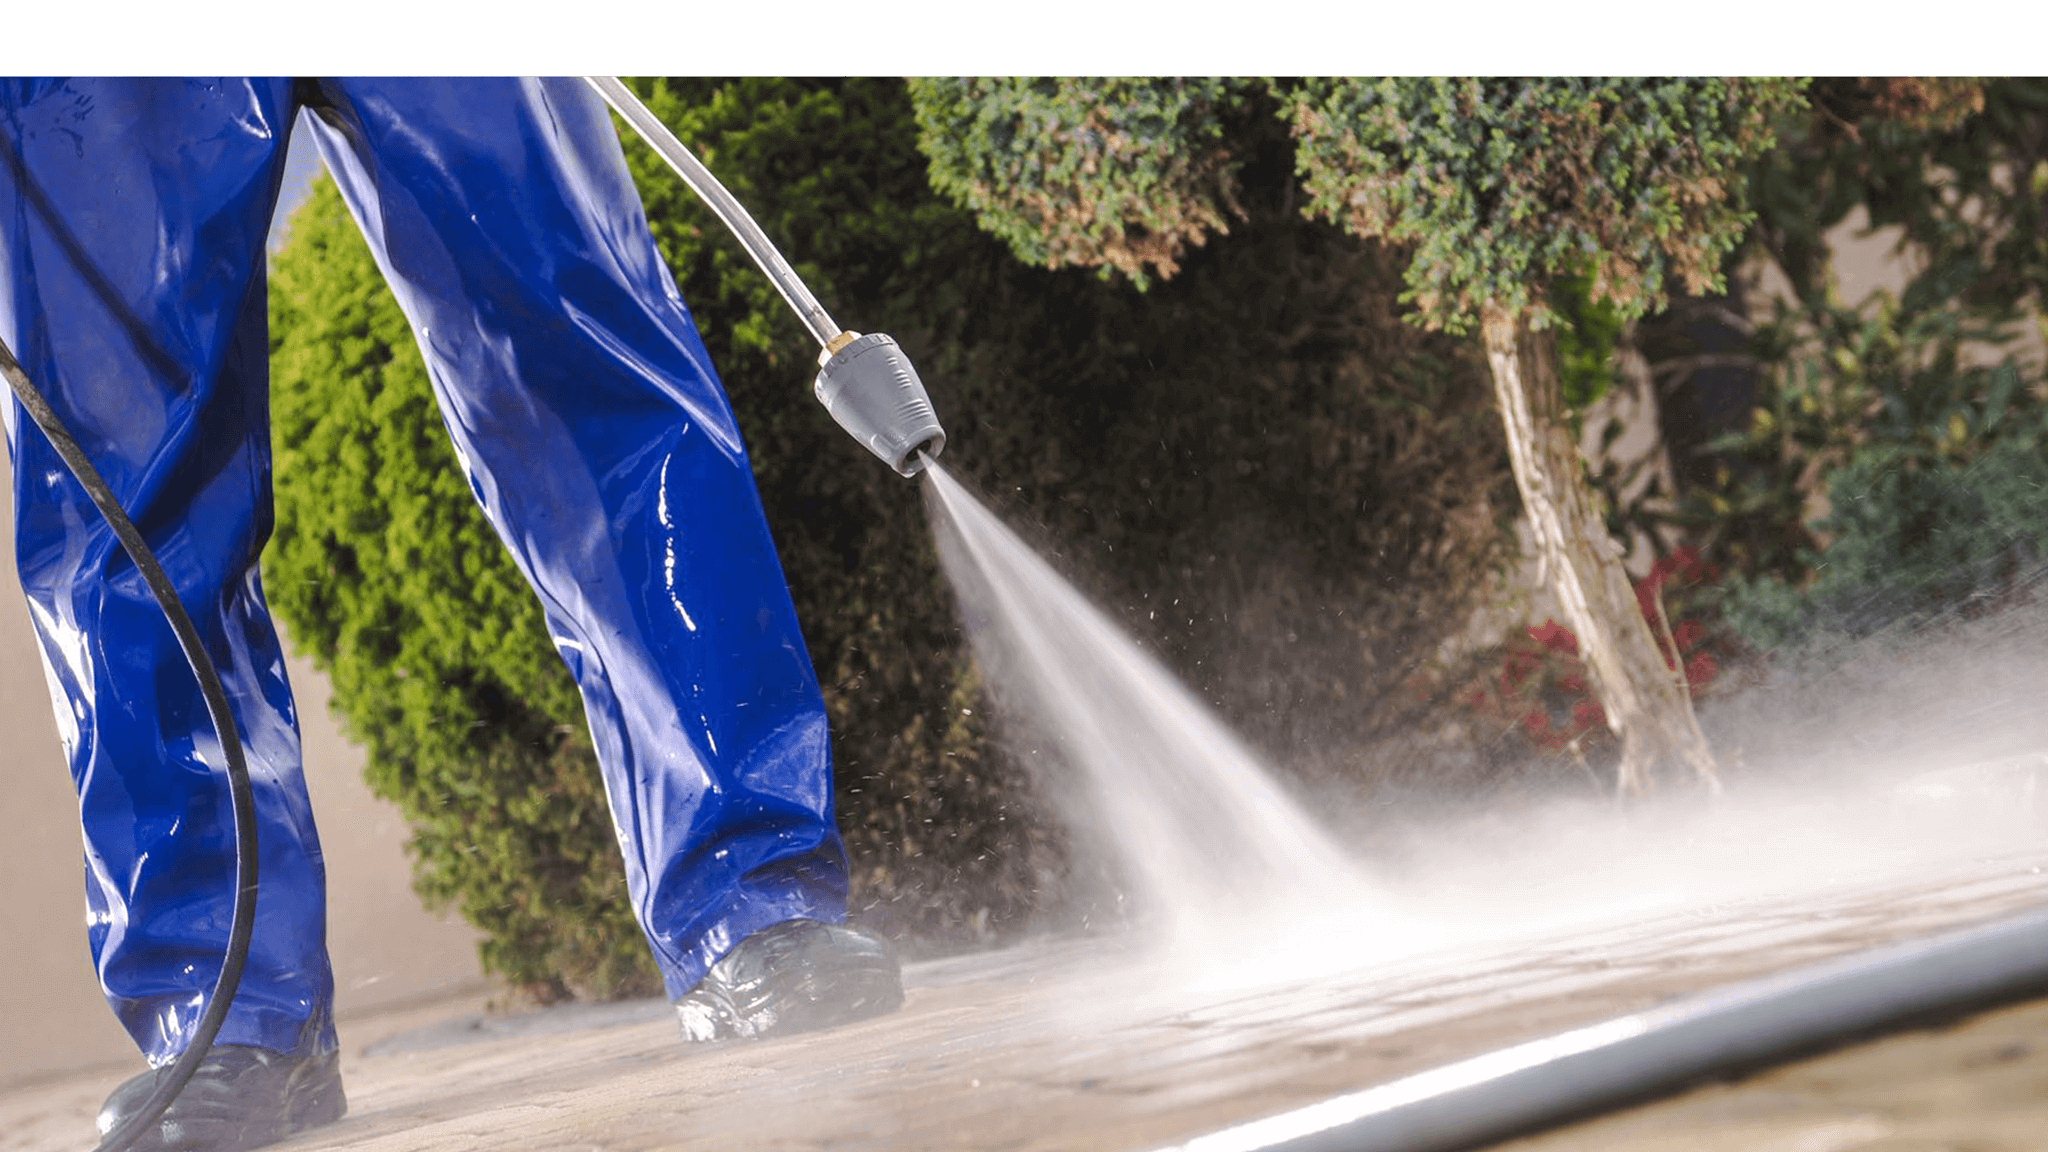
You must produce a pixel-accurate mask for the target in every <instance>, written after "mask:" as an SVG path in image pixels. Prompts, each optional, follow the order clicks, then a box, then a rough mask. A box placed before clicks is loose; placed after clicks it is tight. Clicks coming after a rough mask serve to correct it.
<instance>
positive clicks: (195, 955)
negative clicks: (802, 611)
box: [0, 79, 846, 1064]
mask: <svg viewBox="0 0 2048 1152" xmlns="http://www.w3.org/2000/svg"><path fill="white" fill-rule="evenodd" d="M302 108H304V109H307V110H309V111H310V112H311V113H312V116H310V117H309V118H308V123H309V124H310V125H311V126H312V127H313V129H314V130H315V131H316V133H317V139H318V143H319V146H320V149H321V151H322V154H323V155H324V156H325V158H326V161H327V164H328V167H329V170H330V171H332V172H333V173H334V174H335V176H336V179H337V180H338V181H339V183H340V186H341V189H342V192H343V194H344V196H345V197H346V199H347V201H348V204H349V208H350V211H351V212H352V213H353V214H354V216H355V218H356V221H357V222H358V224H359V225H360V226H361V228H362V231H363V234H364V236H365V237H367V238H368V240H369V243H370V246H371V248H372V250H373V251H374V252H375V254H376V258H377V262H378V265H379V266H380V267H381V268H382V269H383V272H384V275H385V277H386V279H387V281H388V282H389V284H390V286H391V289H392V291H393V292H394V293H395V294H396V296H397V297H398V300H399V303H400V304H401V305H402V306H403V308H404V310H405V314H406V316H407V317H408V318H409V319H410V321H411V323H412V326H413V329H414V334H415V336H416V337H417V339H418V342H419V346H420V351H421V353H422V354H423V355H424V356H425V358H426V363H427V369H428V372H429V373H430V375H431V376H432V379H433V387H434V394H435V397H436V399H437V400H438V401H439V403H440V406H441V412H442V415H443V417H444V418H445V421H446V423H447V427H448V431H449V433H450V435H451V436H452V437H453V439H454V442H455V446H456V449H457V455H458V456H459V457H460V459H461V461H462V466H463V468H464V469H465V470H466V472H467V474H468V477H469V480H470V484H471V486H472V488H473V489H474V490H475V492H476V495H477V499H478V501H479V502H480V503H481V504H482V505H483V508H484V511H485V513H486V514H487V515H488V516H489V518H490V520H491V523H492V524H493V525H494V526H495V527H496V529H497V531H498V534H499V536H500V537H501V538H502V539H503V540H504V542H505V545H506V547H507V548H509V549H510V550H511V552H512V555H513V557H514V558H515V560H516V561H517V563H518V565H519V568H520V570H521V571H522V572H524V573H525V574H526V577H527V579H528V580H529V581H530V582H531V583H532V585H533V588H534V591H535V592H536V593H537V594H538V595H539V596H540V599H541V602H542V604H543V606H544V607H545V609H546V615H547V621H548V627H549V630H550V632H551V633H552V634H553V636H554V639H555V643H556V645H557V647H558V649H559V651H560V652H561V655H562V658H563V660H564V661H565V662H567V664H568V666H569V669H570V671H571V672H572V673H573V674H574V676H575V678H576V681H577V684H578V685H579V686H580V687H581V689H582V692H583V701H584V706H585V711H586V714H587V717H588V719H589V723H590V729H591V733H592V735H593V737H594V739H595V742H596V747H597V755H598V760H599V762H600V764H601V765H602V766H603V772H604V780H605V787H606V792H607V795H608V796H609V797H610V801H611V809H612V815H613V820H614V822H615V823H616V825H617V831H618V839H619V844H620V847H621V850H622V851H623V853H624V856H625V865H626V876H627V882H628V886H629V889H630V895H631V899H632V903H633V908H634V910H635V912H636V913H637V914H638V916H639V920H640V923H641V926H642V927H643V928H644V929H645V931H646V934H647V938H648V940H649V942H650V943H651V944H652V946H653V950H654V954H655V957H656V958H657V960H658V962H659V965H660V968H661V971H662V973H663V976H664V978H665V980H666V983H667V987H668V992H669V995H670V998H671V999H673V998H675V997H676V996H680V995H681V994H682V993H683V992H685V991H687V990H688V989H689V988H690V987H691V986H693V985H694V984H695V983H696V982H697V981H698V979H699V978H701V977H702V976H703V974H704V972H705V970H706V969H707V968H708V967H709V966H710V965H711V964H712V963H714V962H715V961H716V960H717V959H718V958H719V957H720V956H721V955H723V954H724V953H725V952H726V951H727V950H728V949H729V948H730V947H731V946H732V945H733V944H735V943H737V942H738V941H739V940H740V939H741V938H743V937H744V936H746V935H747V934H748V933H750V932H753V931H755V930H757V929H759V928H762V927H766V926H767V925H770V924H773V923H777V922H779V921H782V920H786V919H790V918H793V917H800V916H801V917H811V918H815V919H821V920H828V921H838V920H841V919H843V918H844V906H845V892H846V878H845V857H844V853H843V850H842V849H841V846H840V842H839V838H838V835H837V833H836V832H835V830H834V826H833V820H832V801H831V792H832V789H831V767H830V762H829V758H828V752H827V745H826V728H825V716H824V708H823V704H822V701H821V699H820V697H819V693H818V686H817V682H816V679H815V676H814V673H813V672H812V669H811V664H810V659H809V657H808V655H807V654H806V652H805V650H804V645H803V641H802V638H801V636H800V635H799V633H798V630H797V623H796V617H795V613H794V611H793V609H792V607H791V604H790V599H789V592H788V588H787V585H786V584H785V583H784V580H783V577H782V572H781V568H780V566H779V564H778V562H777V560H776V558H775V552H774V548H773V545H772V543H771V542H770V540H769V535H768V529H767V525H766V523H765V522H764V520H763V517H762V512H761V506H760V500H759V497H758V495H757V494H756V492H755V490H754V486H753V478H752V474H751V472H750V470H749V468H748V464H747V458H746V452H745V449H744V448H743V446H742V445H741V443H740V436H739V431H738V429H737V428H736V427H735V425H734V422H733V417H732V412H731V410H730V408H729V407H728V405H727V402H726V398H725V395H724V392H723V390H722V389H721V387H720V385H719V383H718V379H717V376H716V374H715V373H714V371H713V370H712V366H711V362H710V359H709V358H708V357H707V356H706V354H705V351H704V346H703V344H702V342H701V341H700V340H699V339H698V336H697V332H696V329H695V328H694V326H693V325H692V323H691V320H690V316H689V313H688V312H687V311H686V310H685V308H684V306H683V302H682V299H681V298H680V297H679V296H678V295H677V293H676V289H675V285H674V283H673V281H672V280H671V278H670V276H669V273H668V271H667V269H666V267H665V266H664V265H663V264H662V262H661V260H660V257H659V256H658V255H657V253H656V251H655V247H654V243H653V240H652V238H651V237H650V236H649V234H648V229H647V222H646V219H645V217H644V215H643V212H642V209H641V205H640V199H639V196H638V195H637V194H636V192H635V191H634V188H633V185H632V182H631V178H630V177H629V175H628V174H627V170H626V167H625V163H624V159H623V155H622V153H621V151H620V147H619V143H618V139H617V136H616V134H615V133H614V131H613V128H612V125H611V122H610V119H609V117H608V115H607V113H606V111H605V108H604V106H603V104H602V102H601V101H600V100H599V99H598V98H597V97H596V95H595V94H594V93H592V92H591V91H590V90H589V89H588V87H587V86H586V85H584V84H583V83H582V82H581V81H574V80H540V81H535V80H523V81H522V80H504V79H462V80H394V79H379V80H322V81H305V80H300V81H292V80H288V79H260V80H244V79H233V80H210V81H198V80H177V79H168V80H167V79H143V80H68V81H66V80H59V81H31V80H0V154H4V165H0V253H4V260H0V333H4V335H5V336H6V339H7V341H8V343H9V344H11V345H12V346H13V347H14V349H15V350H16V353H17V355H18V356H19V357H20V359H21V362H22V365H23V367H24V368H25V369H26V370H27V371H28V373H29V376H30V378H31V379H32V380H34V381H35V382H36V384H37V385H38V387H39V388H41V389H42V390H43V391H44V392H45V393H46V394H48V396H49V398H50V401H51V403H52V404H53V406H54V407H55V408H56V410H57V412H58V414H59V415H60V416H61V417H62V418H63V420H64V421H65V423H66V424H67V425H68V426H69V427H70V428H71V429H72V432H73V434H74V435H75V436H76V437H77V438H78V440H79V442H80V443H81V444H82V445H83V446H84V447H85V449H86V451H87V452H88V453H90V454H91V456H92V457H93V460H94V462H95V463H96V464H97V466H98V467H99V470H100V472H101V473H102V475H104V476H105V477H106V479H107V480H108V481H109V483H110V484H111V485H112V487H113V489H114V491H115V493H116V494H117V495H118V497H119V499H120V500H121V503H122V505H123V506H124V507H125V508H126V509H127V510H128V512H129V515H130V516H131V517H132V518H133V519H134V520H135V522H136V524H137V525H138V526H139V527H140V529H141V530H142V532H143V534H144V535H145V536H146V537H147V538H148V540H149V541H150V544H151V546H152V547H153V548H154V549H155V550H156V551H157V554H158V556H159V557H160V559H161V561H162V563H163V565H164V567H165V569H166V570H167V571H168V573H169V574H170V577H171V579H172V581H173V582H174V583H175V584H176V586H177V588H178V590H179V593H180V595H181V597H182V598H183V601H184V603H185V606H186V608H187V610H188V611H189V612H190V613H191V615H192V617H193V619H194V621H195V622H196V624H197V625H198V627H199V630H200V632H201V633H202V634H203V636H204V638H205V642H206V644H207V646H208V650H209V651H210V652H211V654H212V656H213V659H214V660H215V661H216V662H217V663H218V665H219V666H220V670H221V674H222V678H223V679H224V681H225V682H226V687H227V692H228V696H229V699H230V700H231V701H232V703H233V706H234V708H235V712H236V715H237V717H238V719H239V723H240V735H241V738H242V740H243V741H244V743H245V745H246V747H247V751H248V760H249V768H250V772H251V775H252V777H253V778H254V784H255V792H256V804H257V820H258V824H259V826H260V832H259V836H260V844H261V851H262V857H261V864H260V867H259V872H258V874H259V879H260V884H261V888H260V895H259V897H258V901H257V921H256V932H255V940H254V944H253V946H252V948H251V951H250V963H249V967H248V970H247V974H246V975H245V976H244V977H243V979H242V985H241V991H240V993H239V994H238V995H237V996H236V998H235V1003H234V1006H233V1009H232V1010H231V1011H230V1013H229V1015H228V1017H227V1022H226V1025H225V1027H224V1028H223V1029H222V1031H221V1033H220V1037H219V1041H218V1042H219V1043H224V1044H245V1045H254V1046H259V1047H264V1048H269V1049H273V1050H276V1051H280V1052H297V1053H302V1052H311V1051H319V1050H328V1049H331V1048H332V1047H333V1046H334V1043H335V1040H334V1032H333V1025H332V1023H331V1013H330V1006H331V1002H332V998H333V984H334V981H333V975H332V973H331V970H330V968H329V965H328V957H327V949H326V927H325V925H326V910H325V898H324V889H323V886H324V882H325V881H324V869H323V864H322V860H321V855H320V843H319V837H318V834H317V833H316V832H315V830H314V824H313V815H312V812H311V810H310V808H309V806H308V803H307V798H306V789H305V783H304V779H303V776H302V773H301V764H300V754H299V736H298V728H297V721H296V717H295V714H294V710H293V703H292V694H291V687H290V685H289V684H288V683H287V682H286V679H285V669H284V662H283V659H282V654H281V652H280V649H279V646H278V638H277V632H276V630H275V628H274V627H273V625H272V623H271V620H270V614H269V611H268V609H267V608H266V607H265V605H264V599H263V587H262V581H261V579H260V578H259V574H258V571H257V557H258V554H259V553H260V552H261V551H262V549H263V544H264V541H265V540H266V539H267V538H268V536H269V533H270V529H271V523H272V509H271V501H270V432H269V426H268V400H267V396H266V389H267V387H268V376H267V356H268V351H269V344H268V335H267V329H266V315H265V269H264V260H265V255H264V240H265V234H266V229H267V226H268V224H269V221H270V218H271V213H272V207H273V204H274V202H275V200H276V197H277V194H278V186H279V181H280V178H281V174H282V168H283V162H284V154H285V147H284V146H285V141H286V138H287V136H288V134H289V131H290V128H291V125H292V124H293V122H294V120H295V118H296V117H297V115H298V113H299V111H300V109H302ZM795 402H796V401H795V400H794V399H792V403H795ZM6 412H7V437H8V445H9V447H10V449H11V450H12V453H13V465H14V472H13V479H14V494H15V549H16V557H17V562H18V565H19V568H20V574H21V582H22V585H23V587H24V589H25V590H26V592H27V595H28V599H29V604H30V611H31V614H32V617H33V620H34V625H35V629H36V632H37V635H38V637H39V639H40V641H41V647H42V655H43V659H44V662H45V668H46V671H47V673H48V677H49V681H50V688H51V696H52V700H53V703H54V705H55V710H56V714H57V721H58V726H59V728H60V730H61V732H62V735H63V743H64V748H65V752H66V754H67V755H68V757H69V760H70V766H71V774H72V779H73V781H74V782H75V784H76V785H77V789H78V797H79V810H80V815H81V820H82V823H83V827H84V834H85V863H86V897H87V904H88V909H89V918H88V924H89V932H88V936H89V941H90V945H91V949H92V955H93V958H94V961H95V963H96V965H97V967H98V970H99V976H100V982H101V985H102V987H103V988H104V989H105V992H106V996H107V999H108V1001H109V1003H110V1004H111V1005H112V1006H113V1008H114V1011H115V1012H116V1013H117V1014H118V1015H119V1016H120V1018H121V1021H122V1023H123V1024H124V1025H125V1026H126V1027H127V1029H128V1031H129V1032H130V1034H131V1035H133V1036H134V1038H135V1041H136V1043H137V1045H138V1046H139V1047H141V1049H142V1050H143V1052H144V1054H145V1055H147V1056H148V1057H149V1059H150V1060H151V1062H152V1063H155V1064H162V1063H165V1062H167V1061H169V1060H171V1059H173V1058H175V1057H176V1055H177V1054H178V1053H179V1052H182V1051H183V1050H184V1048H185V1046H186V1044H187V1043H188V1041H189V1038H190V1035H191V1031H192V1029H193V1028H194V1026H195V1025H196V1023H197V1021H198V1018H199V1016H200V1014H201V1012H202V1011H203V1010H204V1007H205V1000H206V995H207V992H208V990H209V989H210V988H211V986H212V984H213V981H214V978H215V976H216V974H217V973H218V971H219V967H220V963H221V958H222V953H223V950H224V948H225V946H226V941H227V933H228V923H229V916H230V911H231V908H232V903H233V884H232V877H233V873H234V850H233V843H232V822H231V818H230V812H229V800H228V789H227V778H226V773H225V770H224V768H223V766H222V764H223V762H222V758H221V754H220V748H219V744H218V741H217V739H216V737H215V735H214V732H213V729H212V727H211V725H210V723H209V722H208V719H207V714H206V709H205V706H204V704H203V702H202V700H201V698H200V694H199V689H198V685H197V682H196V681H195V679H194V678H193V675H192V673H191V671H190V670H189V669H188V668H187V666H186V664H185V661H184V659H183V657H182V656H181V655H180V653H179V650H178V646H177V643H176V641H175V640H174V638H173V636H172V633H171V631H170V628H169V627H168V626H167V625H166V624H165V622H164V620H163V618H162V616H161V614H160V613H159V611H158V609H157V606H156V604H155V603H154V601H153V600H152V599H151V597H150V594H149V591H148V589H147V588H146V586H145V585H144V583H143V581H142V579H141V578H140V576H139V575H138V574H137V572H136V571H135V569H134V567H133V565H132V564H131V563H130V562H129V560H128V558H127V556H126V555H125V553H123V551H122V550H121V548H120V546H119V544H118V543H117V542H116V540H115V538H114V536H113V533H112V532H111V531H110V530H109V529H108V528H107V527H106V525H105V524H104V523H102V522H101V520H100V517H99V514H98V513H97V512H96V511H95V510H94V508H93V507H92V505H91V503H90V502H89V501H88V499H87V498H86V495H85V493H84V491H83V490H82V489H81V488H80V487H79V486H78V485H77V483H76V482H75V481H74V480H73V479H72V478H71V476H70V475H69V474H68V473H67V472H66V471H65V469H64V468H63V466H62V464H61V463H60V462H59V461H58V459H57V457H56V455H55V453H54V451H53V450H52V449H51V448H50V446H49V443H48V441H47V440H45V439H44V438H43V436H42V434H41V432H40V431H39V430H37V429H36V428H35V427H34V426H33V424H32V423H30V422H29V421H28V420H26V419H25V417H24V415H23V413H22V412H21V411H20V409H19V406H18V405H17V404H15V403H13V402H12V401H11V399H10V401H9V403H8V405H7V406H6ZM496 626H498V625H497V624H495V623H494V622H492V621H489V620H479V621H476V627H479V628H491V627H496Z"/></svg>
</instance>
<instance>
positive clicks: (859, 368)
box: [815, 332, 946, 476]
mask: <svg viewBox="0 0 2048 1152" xmlns="http://www.w3.org/2000/svg"><path fill="white" fill-rule="evenodd" d="M845 335H846V336H851V337H853V339H851V340H848V341H846V342H845V343H841V342H840V341H838V340H834V341H833V343H834V344H837V345H838V348H837V350H835V351H833V352H832V353H831V354H830V356H829V358H827V359H825V360H824V362H823V365H822V366H821V367H820V368H819V369H818V383H817V387H816V389H815V390H816V392H817V395H818V402H819V403H820V404H823V405H824V406H825V411H827V412H830V413H831V414H832V419H834V420H837V421H839V426H840V427H841V428H844V429H846V430H847V432H849V433H851V434H852V436H853V438H854V439H855V440H858V441H860V442H861V445H862V446H863V447H865V448H866V449H867V450H868V451H870V452H873V453H874V454H875V455H877V456H880V457H881V458H882V459H883V460H884V461H885V462H887V463H888V465H889V467H891V468H894V469H895V470H896V471H897V472H899V473H901V474H903V475H905V476H914V475H916V474H917V473H918V472H919V471H920V470H922V469H923V468H924V466H925V463H926V462H925V460H924V459H922V458H921V457H920V455H919V453H920V452H921V453H923V454H924V455H925V456H929V457H932V458H933V459H936V458H937V457H938V455H939V452H940V451H941V450H942V449H944V448H945V446H946V430H945V429H944V428H941V427H939V416H938V413H936V412H934V411H932V401H931V397H929V396H927V395H925V391H924V383H923V381H920V380H919V379H918V378H917V369H915V368H913V367H911V366H910V357H908V356H905V355H904V354H903V349H902V348H900V347H898V346H897V344H896V341H894V340H892V339H890V338H889V337H887V336H884V335H882V334H881V333H879V332H876V333H871V334H869V335H866V336H861V335H859V334H857V333H851V332H849V333H846V334H845Z"/></svg>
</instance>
